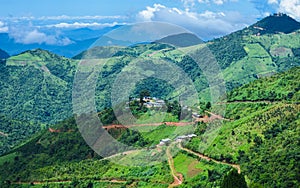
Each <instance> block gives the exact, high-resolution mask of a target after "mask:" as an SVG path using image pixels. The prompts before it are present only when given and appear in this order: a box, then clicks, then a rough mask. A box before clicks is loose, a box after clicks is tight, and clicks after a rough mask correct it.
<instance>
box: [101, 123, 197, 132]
mask: <svg viewBox="0 0 300 188" xmlns="http://www.w3.org/2000/svg"><path fill="white" fill-rule="evenodd" d="M163 124H165V125H167V126H176V127H180V126H187V125H191V124H194V122H161V123H147V124H133V125H117V124H116V125H106V126H103V128H104V129H106V130H108V129H115V128H132V127H144V126H160V125H163Z"/></svg>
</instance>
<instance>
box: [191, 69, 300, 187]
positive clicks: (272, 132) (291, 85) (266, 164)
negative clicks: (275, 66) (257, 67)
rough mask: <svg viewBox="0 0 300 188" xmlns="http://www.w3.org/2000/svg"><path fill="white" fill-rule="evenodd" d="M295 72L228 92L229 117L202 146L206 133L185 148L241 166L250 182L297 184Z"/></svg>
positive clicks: (298, 125)
mask: <svg viewBox="0 0 300 188" xmlns="http://www.w3.org/2000/svg"><path fill="white" fill-rule="evenodd" d="M299 71H300V69H299V68H294V69H292V70H290V71H287V72H285V73H281V74H278V75H274V76H272V77H270V78H264V79H259V80H257V81H255V82H252V83H250V84H247V85H245V86H243V87H241V88H239V89H235V90H234V91H232V92H231V93H230V94H229V101H231V102H229V103H228V104H227V117H228V118H230V119H232V120H233V121H231V122H226V123H224V125H223V127H222V128H221V129H220V130H216V131H215V132H216V134H217V137H216V138H214V140H213V142H212V143H211V144H210V145H209V146H208V147H207V148H206V149H204V150H203V146H205V142H206V140H209V139H212V138H210V137H209V135H205V133H204V135H202V136H200V137H197V138H194V139H193V140H192V141H191V142H190V143H188V145H187V146H188V147H189V148H190V149H192V150H195V151H200V152H203V153H205V154H206V155H209V156H211V157H212V158H215V159H218V160H225V161H228V162H232V163H237V164H240V165H241V167H242V172H243V173H244V174H245V175H246V176H247V178H248V179H249V182H250V185H253V186H254V185H255V186H258V185H261V186H263V187H298V186H299V185H300V181H299V178H298V177H297V174H299V167H300V163H299V151H300V148H299V139H298V138H299V136H300V135H299V128H300V122H299V117H300V113H299V112H300V105H299V97H298V96H299V93H298V91H297V90H298V89H297V88H298V87H299V86H300V82H299V78H298V77H299V76H298V75H299ZM285 82H286V84H285ZM263 90H264V91H263ZM271 91H272V92H271ZM291 92H293V95H292V94H289V93H291ZM258 93H260V94H258ZM199 126H203V125H199ZM208 126H209V125H208ZM199 133H201V132H199ZM204 148H205V147H204ZM250 187H251V186H250Z"/></svg>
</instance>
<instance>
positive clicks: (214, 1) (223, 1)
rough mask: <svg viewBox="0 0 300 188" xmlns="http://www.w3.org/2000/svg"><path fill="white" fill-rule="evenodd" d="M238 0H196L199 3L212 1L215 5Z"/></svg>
mask: <svg viewBox="0 0 300 188" xmlns="http://www.w3.org/2000/svg"><path fill="white" fill-rule="evenodd" d="M237 1H238V0H198V2H199V3H207V4H208V3H214V4H216V5H223V4H224V3H227V2H237Z"/></svg>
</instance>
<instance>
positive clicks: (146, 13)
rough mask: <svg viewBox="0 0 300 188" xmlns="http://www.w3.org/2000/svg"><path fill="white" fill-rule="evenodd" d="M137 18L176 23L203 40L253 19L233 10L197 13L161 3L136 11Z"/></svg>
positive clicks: (234, 28) (244, 24) (242, 25)
mask: <svg viewBox="0 0 300 188" xmlns="http://www.w3.org/2000/svg"><path fill="white" fill-rule="evenodd" d="M189 3H191V2H189ZM137 19H138V20H139V21H163V22H168V23H172V24H176V25H179V26H182V27H185V28H187V29H188V30H190V31H192V32H194V33H196V34H198V36H199V37H201V38H202V39H204V40H206V39H210V38H213V37H219V36H222V35H225V34H228V33H230V32H232V31H235V30H238V29H241V28H243V27H245V26H247V25H248V24H250V23H253V21H254V20H253V19H251V18H250V19H249V18H245V17H243V16H242V15H241V14H240V13H239V12H234V11H227V12H212V11H204V12H201V13H197V12H193V11H190V10H189V9H185V10H180V9H178V8H175V7H171V8H170V7H166V6H164V5H161V4H154V5H153V6H148V7H146V9H145V10H142V11H140V12H139V13H138V15H137Z"/></svg>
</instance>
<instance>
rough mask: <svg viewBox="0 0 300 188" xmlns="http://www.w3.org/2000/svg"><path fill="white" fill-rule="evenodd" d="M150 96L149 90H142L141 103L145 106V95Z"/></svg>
mask: <svg viewBox="0 0 300 188" xmlns="http://www.w3.org/2000/svg"><path fill="white" fill-rule="evenodd" d="M149 96H150V92H149V91H148V90H142V91H141V92H140V104H141V106H143V104H144V102H145V101H144V100H143V98H144V97H149Z"/></svg>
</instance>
